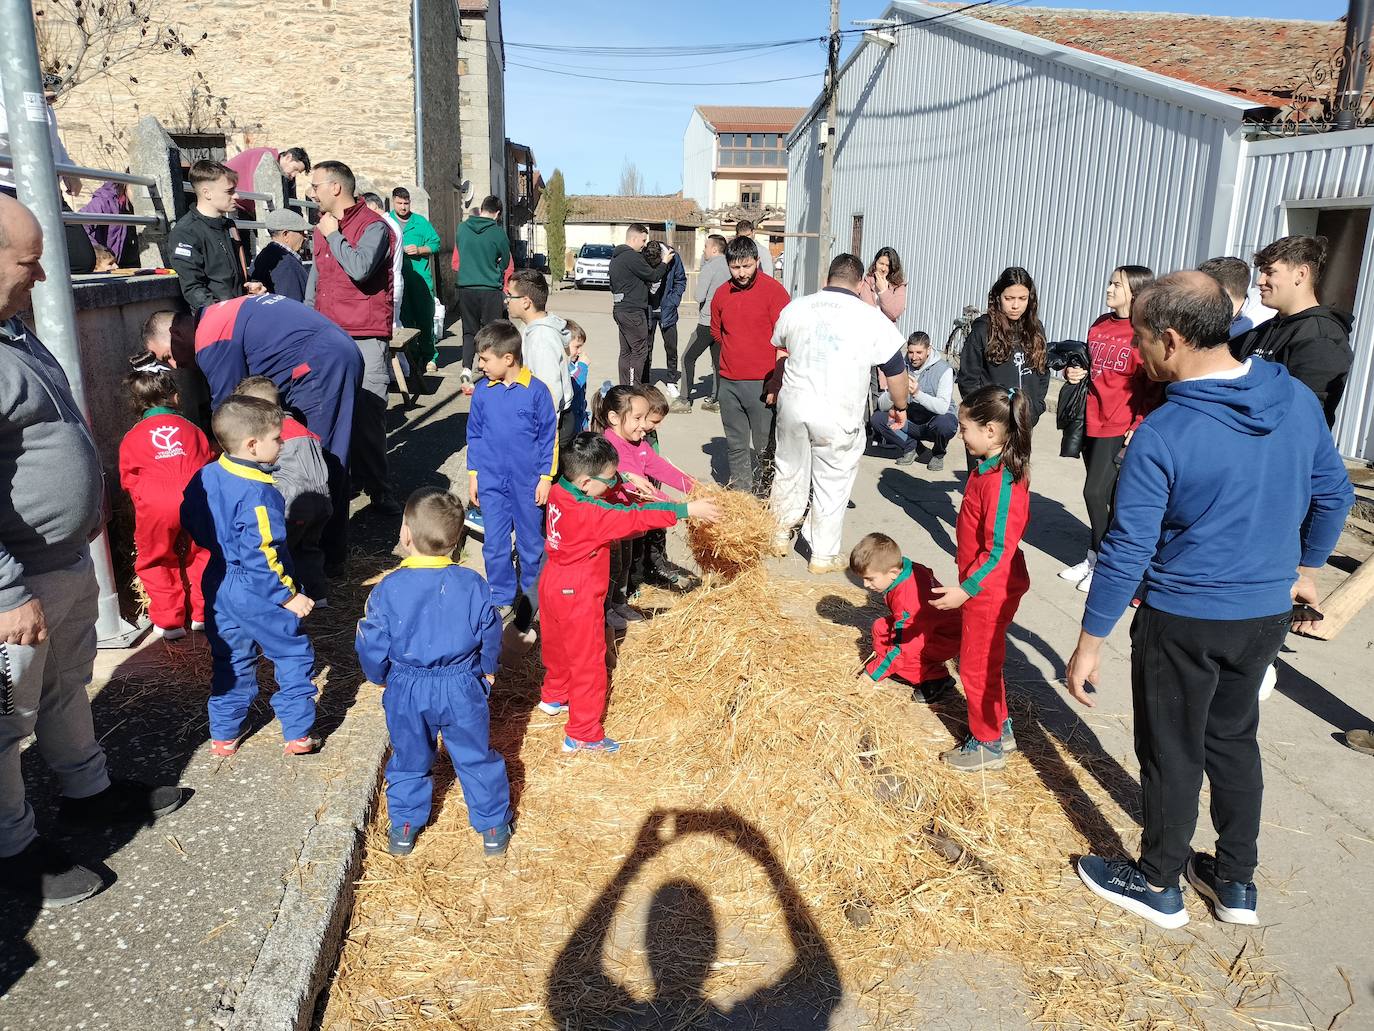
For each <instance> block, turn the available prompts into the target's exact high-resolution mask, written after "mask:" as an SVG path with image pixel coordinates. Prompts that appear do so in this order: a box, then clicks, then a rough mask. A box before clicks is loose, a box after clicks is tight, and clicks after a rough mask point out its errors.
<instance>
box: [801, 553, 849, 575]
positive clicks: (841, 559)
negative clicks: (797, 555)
mask: <svg viewBox="0 0 1374 1031" xmlns="http://www.w3.org/2000/svg"><path fill="white" fill-rule="evenodd" d="M806 568H807V569H809V570H810V571H811V572H813V573H815V574H816V575H817V576H822V575H824V574H826V573H843V572H844V571H845V570H846V569H848V568H849V559H848V558H846V557H845V556H843V555H830V556H827V557H823V558H813V559H812V560H811V561H810V562H809V563H808V564H807V566H806Z"/></svg>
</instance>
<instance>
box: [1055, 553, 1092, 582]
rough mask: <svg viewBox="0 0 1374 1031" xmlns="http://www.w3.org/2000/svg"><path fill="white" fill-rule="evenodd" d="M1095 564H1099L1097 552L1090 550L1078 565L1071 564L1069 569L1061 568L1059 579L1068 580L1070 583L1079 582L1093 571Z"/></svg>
mask: <svg viewBox="0 0 1374 1031" xmlns="http://www.w3.org/2000/svg"><path fill="white" fill-rule="evenodd" d="M1095 565H1097V552H1095V551H1090V552H1088V557H1087V558H1085V559H1084V560H1083V561H1082V562H1080V563H1078V565H1076V566H1069V568H1068V569H1061V570H1060V571H1059V579H1061V580H1068V581H1069V582H1070V583H1078V581H1079V580H1082V579H1083V578H1084V577H1085V576H1087V575H1088V574H1089V573H1091V572H1092V571H1093V567H1094V566H1095Z"/></svg>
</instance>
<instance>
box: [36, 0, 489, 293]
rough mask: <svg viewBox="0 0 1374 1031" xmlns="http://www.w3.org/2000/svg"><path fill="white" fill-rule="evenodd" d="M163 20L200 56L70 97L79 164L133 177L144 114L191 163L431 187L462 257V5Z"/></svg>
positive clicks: (234, 8)
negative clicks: (287, 152) (209, 160)
mask: <svg viewBox="0 0 1374 1031" xmlns="http://www.w3.org/2000/svg"><path fill="white" fill-rule="evenodd" d="M413 3H414V4H418V17H419V23H420V33H419V35H420V40H421V46H420V55H419V56H420V60H419V73H420V74H419V78H420V82H421V88H420V95H421V96H420V99H421V104H420V108H421V112H422V113H421V119H420V122H419V128H420V132H419V133H418V134H417V132H416V127H417V123H416V103H415V99H416V98H415V79H416V61H415V55H414V52H413V50H412V46H411V41H412V38H413V33H412V18H413V16H414V15H415V13H416V12H415V10H414V8H413V6H412V4H413ZM56 10H57V9H56V8H49V10H48V12H47V13H48V16H51V15H52V13H53V12H55V11H56ZM159 14H160V15H162V16H163V17H165V18H166V20H167V21H169V22H170V23H172V24H174V25H175V26H177V28H178V30H179V33H180V35H181V36H182V38H183V39H186V40H188V41H192V42H193V45H194V49H195V53H194V55H193V56H190V57H186V56H181V55H179V54H175V53H173V54H162V53H158V54H147V55H140V56H138V57H136V58H134V59H132V60H130V61H127V62H124V63H121V64H120V65H118V66H117V67H116V68H115V69H114V70H113V71H112V73H111V74H110V75H108V76H102V77H98V78H95V79H92V80H89V81H87V82H84V83H81V84H79V85H77V86H76V87H74V88H73V89H72V90H70V91H69V92H67V93H66V94H65V95H64V96H62V97H61V98H60V99H59V101H58V103H57V107H56V110H57V116H58V119H59V122H60V124H61V127H62V135H63V140H64V142H65V143H66V145H67V149H68V151H69V152H70V153H71V155H72V157H73V158H74V159H75V160H77V161H78V162H81V163H83V164H88V165H92V166H95V167H102V168H122V167H124V162H125V152H126V146H127V143H128V139H129V130H131V129H132V127H133V125H134V124H135V122H137V120H138V119H139V118H140V117H142V116H144V115H153V116H155V117H156V118H157V119H158V120H159V121H161V122H162V124H163V125H164V126H165V127H166V128H167V130H168V132H169V133H171V134H172V136H173V138H174V139H176V140H177V141H178V142H179V143H181V144H182V145H183V148H184V150H183V153H184V154H185V155H186V156H188V157H197V156H202V154H217V155H219V156H231V155H233V154H236V153H238V152H239V151H241V150H245V149H248V148H250V147H258V146H272V147H277V148H279V149H280V148H285V147H291V146H301V147H304V148H305V149H306V150H307V151H308V152H309V154H310V157H311V160H313V161H322V160H326V159H336V160H340V161H343V162H345V163H346V164H348V165H349V166H350V167H351V168H352V169H353V171H354V172H355V173H356V174H357V176H358V178H359V180H360V182H361V183H363V184H364V188H369V189H375V190H377V191H378V192H379V193H389V192H390V190H391V188H392V187H393V186H406V187H408V188H410V189H412V190H414V189H415V187H416V186H417V185H419V186H421V187H422V189H423V190H425V191H426V192H427V193H428V195H429V202H428V209H429V210H428V214H429V217H430V220H431V221H432V222H433V223H434V225H435V227H436V228H437V229H438V230H439V233H440V235H441V237H442V238H443V240H444V245H445V247H446V248H447V247H451V246H452V243H453V231H454V227H455V225H456V224H457V221H458V219H459V217H460V215H461V211H462V194H461V190H460V184H461V181H462V178H461V175H460V165H461V154H460V138H461V137H460V125H459V91H458V67H457V47H458V34H459V26H458V19H457V16H456V11H455V6H454V3H453V0H273V2H271V3H264V2H245V0H166V2H165V3H164V4H162V5H161V6H160V7H159ZM202 33H203V34H205V38H204V39H201V38H200V37H201V35H202ZM196 41H198V42H196ZM417 135H418V138H419V139H420V140H421V141H422V143H421V144H420V146H419V147H418V148H417ZM421 179H422V180H423V181H421ZM304 185H305V184H304V183H302V184H300V186H301V189H302V192H303V188H304ZM439 265H440V266H441V268H442V269H445V270H446V269H447V260H446V259H445V260H441V261H440V262H439Z"/></svg>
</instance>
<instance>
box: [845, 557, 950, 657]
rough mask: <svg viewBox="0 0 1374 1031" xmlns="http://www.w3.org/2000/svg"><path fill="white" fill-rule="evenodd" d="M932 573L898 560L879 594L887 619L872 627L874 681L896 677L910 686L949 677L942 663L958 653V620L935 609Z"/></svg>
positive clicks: (947, 613)
mask: <svg viewBox="0 0 1374 1031" xmlns="http://www.w3.org/2000/svg"><path fill="white" fill-rule="evenodd" d="M935 586H937V584H936V581H935V574H934V573H932V572H931V571H930V570H929V569H927V568H926V567H925V566H922V565H918V564H917V563H915V562H912V561H911V559H909V558H904V559H902V571H901V572H900V573H898V574H897V579H895V580H893V581H892V584H891V586H889V587H888V589H887V590H886V591H884V592H883V600H884V601H886V602H887V607H888V609H889V610H890V611H891V613H892V614H891V615H890V616H884V617H883V618H882V619H878V620H874V622H873V658H872V659H870V660H869V661H868V665H867V666H866V667H865V669H867V671H868V675H869V676H870V677H872V678H873V679H874V680H882V679H883V678H884V677H890V676H898V677H901V678H902V679H903V680H906V681H908V682H909V683H912V684H919V683H920V682H921V681H923V680H936V679H939V678H940V677H945V676H948V675H949V672H948V670H947V669H946V668H945V663H946V662H947V661H948V660H950V659H952V658H954V656H956V655H958V654H959V625H960V616H959V613H958V612H957V611H955V612H945V611H942V610H940V609H937V608H935V607H934V606H933V605H931V602H933V601H934V600H935V594H934V592H933V590H932V589H933V588H934V587H935Z"/></svg>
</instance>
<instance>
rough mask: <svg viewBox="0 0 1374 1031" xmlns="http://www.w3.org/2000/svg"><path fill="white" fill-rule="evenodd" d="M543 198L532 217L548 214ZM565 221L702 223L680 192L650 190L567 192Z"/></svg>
mask: <svg viewBox="0 0 1374 1031" xmlns="http://www.w3.org/2000/svg"><path fill="white" fill-rule="evenodd" d="M547 196H548V195H547V194H545V196H544V198H541V199H540V201H539V208H538V210H537V211H536V212H535V217H536V218H537V219H539V220H540V221H543V220H544V219H545V218H546V216H547V211H546V209H545V200H546V199H547ZM568 221H569V222H571V223H588V222H606V223H610V224H612V225H620V224H624V223H626V222H676V223H677V224H678V225H680V226H699V225H704V224H705V221H706V220H705V218H704V216H703V215H702V213H701V209H700V208H698V207H697V206H696V203H695V202H694V201H691V200H689V199H687V198H685V197H683V196H682V194H681V193H669V194H651V195H649V196H637V197H622V196H617V195H615V194H569V195H568Z"/></svg>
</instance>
